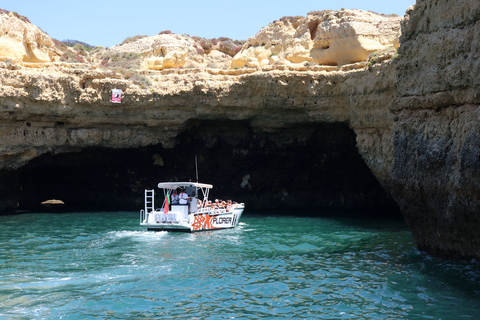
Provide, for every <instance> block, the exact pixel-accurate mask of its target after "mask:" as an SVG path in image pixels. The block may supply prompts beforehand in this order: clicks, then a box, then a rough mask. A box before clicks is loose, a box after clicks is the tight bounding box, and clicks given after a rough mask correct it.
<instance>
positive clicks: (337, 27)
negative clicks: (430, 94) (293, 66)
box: [232, 9, 401, 68]
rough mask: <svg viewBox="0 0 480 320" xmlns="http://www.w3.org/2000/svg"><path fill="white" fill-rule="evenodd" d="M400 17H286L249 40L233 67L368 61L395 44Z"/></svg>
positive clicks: (356, 13)
mask: <svg viewBox="0 0 480 320" xmlns="http://www.w3.org/2000/svg"><path fill="white" fill-rule="evenodd" d="M400 20H401V18H399V17H394V16H382V15H378V14H376V13H373V12H366V11H362V10H345V9H342V10H340V11H332V10H326V11H316V12H310V13H309V14H308V15H307V17H306V18H304V17H284V18H282V19H280V20H279V21H274V22H273V23H271V24H270V25H269V26H267V27H266V28H263V29H262V30H260V31H259V32H258V33H257V34H256V35H255V37H253V38H250V39H248V41H247V43H246V44H245V45H244V46H243V48H242V51H240V52H239V54H238V55H236V56H235V57H234V59H233V61H232V67H234V68H241V67H243V66H245V65H246V66H259V65H260V66H262V65H268V64H289V63H316V64H319V65H333V66H337V65H345V64H351V63H356V62H361V61H366V60H367V58H368V56H369V54H371V53H373V52H375V51H380V50H383V49H385V48H387V47H389V46H394V44H395V43H396V40H397V39H398V37H399V35H400Z"/></svg>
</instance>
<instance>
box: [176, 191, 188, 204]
mask: <svg viewBox="0 0 480 320" xmlns="http://www.w3.org/2000/svg"><path fill="white" fill-rule="evenodd" d="M178 197H179V199H180V200H179V201H178V202H179V203H180V204H187V203H188V194H187V193H186V192H185V189H182V191H181V192H180V195H179V196H178Z"/></svg>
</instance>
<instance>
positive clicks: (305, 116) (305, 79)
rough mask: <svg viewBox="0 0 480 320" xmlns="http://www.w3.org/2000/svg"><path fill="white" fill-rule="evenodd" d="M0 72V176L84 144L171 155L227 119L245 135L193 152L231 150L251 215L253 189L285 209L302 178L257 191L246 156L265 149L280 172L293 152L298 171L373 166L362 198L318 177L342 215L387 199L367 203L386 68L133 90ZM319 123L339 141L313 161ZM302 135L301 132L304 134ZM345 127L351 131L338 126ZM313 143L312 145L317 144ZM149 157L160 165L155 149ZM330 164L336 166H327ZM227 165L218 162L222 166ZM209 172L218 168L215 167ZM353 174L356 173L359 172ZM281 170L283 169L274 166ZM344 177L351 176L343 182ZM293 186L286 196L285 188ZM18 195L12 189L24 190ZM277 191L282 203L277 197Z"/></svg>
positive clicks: (387, 92) (183, 77)
mask: <svg viewBox="0 0 480 320" xmlns="http://www.w3.org/2000/svg"><path fill="white" fill-rule="evenodd" d="M1 66H3V67H4V68H5V69H3V70H2V72H0V81H1V82H2V84H3V86H1V87H0V97H1V98H0V102H1V105H2V110H3V111H2V127H1V132H0V146H1V150H0V154H2V156H1V158H0V166H1V167H2V168H4V169H7V170H10V171H18V170H20V171H21V170H23V169H22V168H23V167H24V166H25V165H26V164H27V163H29V162H30V161H31V160H33V159H35V158H39V157H40V156H42V155H46V154H53V155H54V154H59V153H71V152H80V151H82V150H84V149H86V148H89V147H97V148H105V149H107V148H113V149H127V148H142V147H148V146H151V145H156V146H158V148H159V150H162V149H164V150H170V149H172V148H175V147H176V146H182V145H184V143H180V144H179V142H178V137H180V136H181V135H182V134H183V133H184V132H186V131H188V130H193V128H195V126H199V127H203V126H204V125H202V123H204V122H202V121H210V123H211V128H212V130H213V128H216V127H215V123H216V122H218V123H225V122H226V121H232V123H234V124H235V123H241V124H242V126H241V127H240V128H243V129H242V130H244V131H245V130H247V129H248V130H247V131H246V132H248V135H249V136H250V137H251V138H248V139H246V142H245V140H244V139H242V138H241V137H242V136H243V133H242V132H244V131H242V130H240V129H238V125H237V126H234V127H232V129H231V130H233V132H230V131H229V128H228V127H226V128H224V129H222V130H220V131H218V132H217V131H216V135H217V136H218V138H212V139H210V138H208V139H207V137H209V133H208V132H207V133H203V135H206V138H204V140H203V142H202V143H200V145H204V146H205V149H206V150H209V149H211V148H212V146H217V145H216V144H215V141H216V140H215V139H226V141H227V143H228V144H229V145H230V146H231V147H229V148H233V149H227V150H230V151H229V152H227V153H226V154H225V155H228V157H227V158H226V159H229V160H228V161H230V162H231V160H232V159H234V158H235V154H237V155H243V157H244V159H245V161H246V164H245V168H244V170H238V172H237V171H235V172H236V173H238V175H237V176H235V178H232V179H233V180H232V181H236V186H237V187H238V188H240V187H239V186H240V185H241V184H242V181H243V180H242V179H243V178H244V177H245V176H248V175H250V176H251V177H252V179H251V180H248V179H247V180H248V181H247V183H250V185H251V186H252V188H251V189H248V190H253V191H248V192H247V191H245V192H246V194H245V197H246V199H249V200H251V201H253V202H252V207H255V206H256V207H261V206H260V205H261V204H262V203H261V202H258V203H257V204H255V199H259V195H258V194H259V193H260V192H263V193H266V194H275V195H276V196H272V197H271V198H269V199H270V200H268V201H267V202H265V203H263V205H265V204H268V205H269V206H271V207H275V206H276V205H279V204H282V203H283V204H288V205H292V204H293V203H294V202H295V199H297V198H299V196H298V194H297V193H298V192H299V191H298V188H299V186H300V185H301V179H303V178H302V177H305V178H307V177H308V175H304V174H302V175H300V180H299V181H297V182H295V184H290V187H288V185H289V183H288V177H285V178H283V179H284V180H282V179H280V181H281V183H280V182H279V183H277V184H276V185H270V186H269V185H268V184H267V183H266V182H265V181H266V179H265V177H263V178H262V179H261V181H264V182H262V183H263V184H262V183H260V182H259V180H258V178H256V177H258V176H259V175H261V174H262V172H269V171H266V170H260V169H258V168H256V167H252V166H251V164H252V163H255V160H253V159H254V158H255V157H253V156H252V155H256V157H259V155H260V154H262V152H264V151H268V150H269V151H268V152H270V154H272V155H276V156H275V157H273V158H272V159H275V161H277V160H278V161H279V162H278V166H277V167H279V168H280V166H285V165H286V163H288V162H282V161H281V160H280V159H281V157H282V156H285V157H287V156H293V155H294V154H296V153H298V152H300V153H298V154H304V156H303V158H302V157H300V156H299V159H307V160H308V159H310V160H309V161H310V162H309V165H314V166H315V164H314V162H315V161H313V162H312V159H320V160H322V159H323V160H322V161H323V163H325V165H326V164H327V163H331V164H335V163H342V162H343V163H346V165H345V166H344V168H350V169H351V168H356V166H357V164H355V163H358V162H361V163H363V161H364V160H363V159H365V161H366V163H367V164H368V165H374V166H375V168H374V170H373V174H374V176H375V177H376V179H378V181H380V184H378V183H377V182H375V183H377V184H378V185H377V187H375V186H374V185H373V184H372V185H371V188H373V189H370V187H368V188H367V187H366V188H365V190H364V191H362V190H361V189H362V188H363V187H360V188H359V189H358V190H353V189H350V188H346V187H345V188H341V187H340V185H341V181H344V182H343V184H344V185H345V186H347V185H348V183H346V181H348V179H340V178H339V177H340V175H338V178H335V177H331V178H328V179H330V180H328V179H327V178H325V179H327V180H326V181H330V182H331V183H327V184H326V185H328V186H329V187H330V188H334V189H335V188H336V189H335V190H337V193H338V195H337V196H336V197H334V196H333V194H332V193H327V192H326V191H325V190H326V189H325V190H324V191H325V193H326V194H330V196H329V197H328V198H329V199H330V200H332V202H331V204H330V205H331V206H332V207H341V205H345V206H346V205H347V204H348V206H349V207H351V208H354V207H355V205H357V206H362V207H368V206H369V205H371V204H372V201H373V202H375V200H374V199H376V198H378V199H380V198H383V199H387V198H388V195H386V194H383V195H381V196H378V197H376V196H374V195H378V190H379V189H378V188H380V189H381V187H380V185H383V186H388V185H389V184H390V182H389V179H390V178H389V171H390V169H391V166H392V164H393V162H392V161H393V154H392V136H391V129H390V128H391V125H392V124H393V119H392V117H391V116H390V115H389V114H388V107H387V106H388V103H389V101H391V99H392V98H393V94H394V89H393V84H394V79H395V77H394V76H393V75H394V69H393V68H391V65H390V64H388V63H384V64H379V65H377V66H376V67H375V71H369V70H367V69H365V70H358V69H357V70H352V71H347V72H344V71H336V72H330V73H326V72H323V71H318V72H292V71H270V72H260V71H258V72H254V73H246V74H243V75H221V74H212V73H209V72H206V71H201V70H198V69H190V70H189V69H186V70H176V71H175V72H161V73H155V74H152V75H151V76H150V80H151V82H152V85H151V88H149V89H141V88H140V87H138V86H136V85H134V84H133V83H131V82H129V81H125V80H121V79H114V78H110V76H111V73H109V72H102V71H94V70H63V69H61V68H59V67H58V66H54V65H52V66H49V67H46V68H44V69H43V70H42V72H41V73H38V72H34V71H32V70H30V69H28V68H25V67H20V66H17V67H16V68H12V66H11V65H9V64H7V63H2V64H1ZM114 88H120V89H122V90H123V93H124V99H123V101H122V103H121V104H113V103H111V102H110V98H111V90H112V89H114ZM359 103H361V104H362V107H361V108H358V104H359ZM195 123H197V124H196V125H195ZM329 123H330V124H338V128H342V129H338V130H337V129H335V130H336V131H335V132H338V136H339V138H338V139H339V140H338V143H334V144H333V145H332V147H328V148H326V149H325V150H331V151H328V152H327V151H322V152H320V151H321V150H323V149H322V148H325V147H322V146H324V145H325V143H323V142H321V141H324V140H322V139H320V137H321V135H320V136H319V137H316V136H315V135H314V134H312V132H314V131H315V128H317V127H318V126H320V127H322V126H325V124H329ZM297 127H298V129H296V128H297ZM307 127H310V128H312V130H306V131H305V128H307ZM349 127H350V128H351V129H348V128H349ZM245 128H246V129H245ZM327 128H328V126H327ZM332 128H337V127H336V126H334V127H332ZM237 129H238V130H237ZM300 129H301V130H300ZM215 130H218V128H216V129H215ZM302 130H303V131H302ZM332 130H333V129H332ZM350 130H353V131H350ZM237 131H238V132H237ZM323 131H325V130H323ZM212 132H213V131H212ZM319 132H322V131H319ZM287 133H288V134H287ZM327 133H328V132H327ZM340 133H342V134H340ZM317 134H320V133H317ZM325 134H326V133H325ZM330 134H331V133H330ZM192 136H196V135H195V134H192ZM342 136H343V137H345V139H347V140H345V141H349V142H348V144H346V143H342V142H341V141H342V140H341V139H343V138H341V137H342ZM227 137H229V138H228V139H227ZM255 137H257V138H255ZM258 137H264V138H262V139H259V138H258ZM273 137H275V138H273ZM347 137H348V138H347ZM236 139H237V140H236ZM255 139H257V140H258V142H256V144H254V145H250V144H249V143H247V142H248V141H255ZM355 139H356V141H355ZM236 141H237V142H236ZM242 141H243V142H242ZM262 141H263V142H262ZM315 141H316V143H318V146H317V147H315ZM325 141H331V142H333V141H335V139H333V138H329V139H326V140H325ZM355 144H356V145H357V146H358V147H359V150H360V155H361V156H363V159H362V158H361V157H360V155H359V154H358V153H357V158H355V157H353V156H352V155H351V151H348V152H345V151H344V149H345V148H346V147H347V145H349V146H350V147H349V148H350V150H353V149H352V148H354V146H355ZM269 145H271V146H269ZM342 145H344V147H342ZM215 148H217V147H215ZM218 148H219V149H218V152H219V153H218V155H219V156H221V155H222V152H221V150H222V148H223V147H218ZM249 148H251V150H250V149H249ZM288 148H290V149H288ZM335 148H338V150H335ZM312 149H313V150H312ZM287 150H291V151H287ZM295 150H297V151H295ZM302 150H303V151H302ZM212 152H213V151H212ZM216 152H217V151H216ZM289 152H291V154H290V153H289ZM309 152H310V154H311V155H310V156H308V154H309ZM349 152H350V153H349ZM355 152H358V151H355ZM200 154H201V150H200V153H199V155H200ZM342 154H344V156H342ZM159 156H160V158H162V159H168V157H164V156H163V155H162V154H161V152H160V153H159ZM205 157H207V155H205ZM230 158H231V159H230ZM294 158H295V157H293V158H292V159H294ZM158 159H159V158H158V157H155V158H153V157H152V158H151V165H152V166H154V165H155V163H162V161H160V162H159V161H158ZM235 159H236V158H235ZM266 159H267V158H266ZM331 159H337V160H335V161H333V162H330V161H331ZM353 159H356V160H353ZM320 160H318V161H320ZM164 161H167V160H164ZM205 161H206V162H208V160H205ZM228 161H227V162H225V163H229V162H228ZM292 161H293V160H292ZM322 161H320V162H322ZM349 161H352V164H351V165H348V162H349ZM177 162H178V161H177ZM214 163H222V162H221V161H220V162H217V160H216V161H214ZM291 163H292V164H293V162H291ZM300 164H301V163H300ZM265 166H266V168H269V170H270V169H274V168H275V167H269V166H268V163H267V164H265ZM363 166H364V168H366V167H365V163H363ZM315 168H316V169H312V172H313V170H319V171H318V172H319V173H318V177H321V172H324V173H325V177H327V173H329V174H330V173H331V172H335V170H324V171H322V170H321V166H320V164H318V167H315ZM304 170H308V166H304V167H302V171H304ZM362 170H363V169H362ZM225 171H228V168H222V169H221V170H220V172H225ZM280 171H281V172H287V170H286V169H285V168H283V169H281V170H280ZM367 171H368V170H367ZM292 172H295V170H293V171H292ZM355 172H356V170H355ZM358 172H363V171H361V170H358ZM369 174H370V173H369ZM370 175H371V174H370ZM347 176H350V177H353V176H355V175H351V174H348V175H345V177H347ZM170 178H172V179H173V178H175V176H174V175H172V176H171V177H170ZM177 178H179V177H178V176H177ZM190 178H191V176H190ZM285 179H286V180H285ZM369 179H370V180H369ZM371 179H373V180H371ZM277 180H278V179H277ZM316 180H319V181H321V180H322V179H321V178H319V179H316ZM316 180H312V181H310V182H308V180H305V185H306V186H313V185H314V184H312V183H313V181H316ZM360 180H362V181H365V183H366V181H370V182H372V181H374V180H375V179H374V178H373V176H371V178H368V179H367V178H362V179H360ZM27 181H28V180H27ZM220 181H223V180H220ZM335 181H337V183H335ZM307 182H308V183H307ZM293 185H295V186H296V187H295V188H293V189H292V186H293ZM358 186H361V185H358ZM219 187H220V186H219ZM25 188H26V187H24V188H23V190H26V189H25ZM375 188H377V189H375ZM295 189H297V190H295ZM341 189H345V190H351V193H348V195H347V194H342V193H341V192H340V190H341ZM234 190H235V189H234ZM242 190H243V189H242ZM245 190H246V189H245ZM311 190H312V191H311V192H314V191H313V190H319V189H318V188H312V189H311ZM368 190H370V191H368ZM372 190H377V191H372ZM284 191H285V192H284ZM249 192H252V194H251V193H249ZM331 192H333V191H331ZM371 192H373V193H371ZM254 194H256V195H257V196H254ZM286 194H290V195H291V196H290V197H287V196H286ZM302 194H303V193H302ZM282 195H283V197H284V198H283V200H282V198H281V197H282ZM17 197H19V195H17ZM28 198H31V199H33V198H34V197H28ZM232 198H233V197H232ZM322 199H324V200H322ZM334 199H335V200H334ZM342 199H343V200H342ZM43 200H46V199H42V201H43ZM282 201H283V202H282ZM380 202H382V201H380ZM9 203H10V202H9ZM313 203H314V204H315V205H316V206H321V205H327V204H328V203H329V202H328V201H327V200H326V199H325V198H322V197H319V198H318V200H317V201H315V202H312V204H313ZM369 203H370V204H369ZM384 203H386V202H385V201H384ZM7 204H8V203H7ZM7 204H5V206H7Z"/></svg>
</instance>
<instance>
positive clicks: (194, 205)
mask: <svg viewBox="0 0 480 320" xmlns="http://www.w3.org/2000/svg"><path fill="white" fill-rule="evenodd" d="M197 211H198V200H197V198H192V200H191V201H190V212H191V213H195V212H197Z"/></svg>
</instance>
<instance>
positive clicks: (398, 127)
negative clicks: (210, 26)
mask: <svg viewBox="0 0 480 320" xmlns="http://www.w3.org/2000/svg"><path fill="white" fill-rule="evenodd" d="M353 12H356V11H353ZM352 15H353V13H351V12H350V11H348V12H347V11H341V12H336V13H333V14H332V13H330V15H328V14H327V13H326V12H323V13H315V14H310V15H309V17H307V18H306V19H305V18H302V17H292V18H285V19H281V20H280V21H277V22H274V23H273V24H271V25H270V26H269V27H268V28H266V29H264V30H262V31H261V32H259V34H258V35H257V36H256V37H254V38H252V39H250V40H249V41H248V42H247V43H246V44H245V46H244V48H243V50H242V52H240V54H239V55H238V57H237V56H235V58H234V59H233V62H232V63H233V65H234V66H235V63H236V62H235V61H239V60H240V59H244V58H242V57H246V58H245V59H244V60H245V64H244V65H245V67H242V68H238V69H235V68H233V69H221V68H208V67H205V66H204V63H205V60H204V61H203V62H200V61H198V63H199V64H198V65H195V66H194V65H192V67H191V68H174V69H164V66H166V65H171V66H176V63H178V61H180V62H181V61H184V60H182V59H183V58H185V57H186V60H185V61H195V59H196V58H195V57H198V56H196V55H195V52H194V51H192V50H191V48H192V47H193V48H194V42H190V40H189V39H188V38H185V37H183V38H182V37H177V36H175V35H170V36H168V37H160V36H158V37H157V36H156V37H154V38H152V39H149V40H148V41H150V42H148V43H149V44H151V43H152V42H151V40H154V41H157V40H158V43H159V45H158V46H153V47H152V46H150V47H148V46H146V49H145V50H144V51H142V52H145V56H143V53H142V59H143V58H145V59H146V60H145V61H146V63H147V64H148V63H149V62H148V59H151V63H150V64H149V65H148V68H149V69H163V70H148V69H145V68H144V69H142V70H140V71H138V74H139V75H140V76H141V77H143V79H144V80H146V81H148V85H143V84H142V83H138V82H135V81H131V80H129V79H128V77H127V76H126V75H124V74H121V73H112V72H111V71H108V70H104V69H102V68H101V67H98V66H95V61H93V62H90V63H86V64H61V63H44V64H43V69H42V71H41V72H38V71H37V70H36V69H33V68H31V67H32V66H34V65H29V64H28V63H21V61H17V60H10V59H8V60H4V61H3V62H0V83H1V86H0V119H1V121H2V125H1V126H0V178H1V179H0V197H1V199H2V201H1V205H0V210H6V209H10V210H11V209H15V208H17V205H18V203H20V207H22V206H23V208H33V207H34V206H35V204H36V203H39V202H40V201H44V200H47V199H52V198H53V197H54V196H56V195H61V197H60V199H62V200H66V201H65V202H66V203H68V201H77V202H85V203H90V204H95V205H97V204H104V205H105V204H106V207H108V206H110V208H111V207H114V206H113V205H112V202H113V203H115V204H116V205H117V206H118V207H120V208H127V207H128V205H131V204H132V203H133V202H134V200H132V199H138V200H139V201H140V203H136V205H137V206H138V207H140V206H141V200H142V197H141V192H142V190H143V188H145V187H149V186H152V184H154V183H155V182H158V180H163V179H165V180H169V179H172V180H183V179H188V178H192V177H193V174H192V172H193V171H194V168H193V161H192V162H191V163H190V161H188V158H189V157H191V155H192V154H198V155H199V162H200V164H201V167H202V168H203V174H204V176H205V177H208V180H209V181H208V182H212V183H213V184H214V185H216V186H217V190H218V191H219V192H220V193H221V194H222V195H225V196H230V195H235V196H237V197H240V198H241V199H242V200H243V201H246V202H247V203H249V205H250V206H251V207H255V208H273V207H274V208H282V207H286V208H292V207H295V208H299V207H302V208H310V207H323V208H358V207H363V208H367V209H371V208H372V204H378V203H383V204H385V205H386V206H389V205H391V203H389V202H388V200H389V196H390V194H391V195H392V196H393V198H394V199H395V200H396V202H397V203H398V205H399V206H400V209H401V211H402V213H403V215H404V217H405V220H406V222H407V223H408V225H409V226H410V228H411V230H412V233H413V235H414V237H415V240H416V241H417V243H418V245H419V248H420V249H422V250H426V251H427V252H429V253H431V254H433V255H437V256H443V257H448V258H462V259H470V258H476V259H480V249H479V248H480V237H479V236H478V234H477V229H478V228H479V226H480V221H479V216H478V211H479V210H480V190H479V189H480V185H479V184H478V181H479V178H480V177H479V175H480V174H479V172H480V171H479V169H480V168H479V167H480V166H479V163H480V156H479V154H480V151H479V150H480V139H479V132H480V127H479V125H478V121H477V120H478V119H480V114H479V112H478V110H477V109H478V106H479V105H480V92H479V91H480V89H479V83H480V78H479V68H480V62H479V61H480V59H479V57H478V52H480V50H479V48H478V46H479V43H480V42H479V41H478V40H479V39H478V37H479V34H480V30H479V25H480V23H479V20H480V4H479V3H478V1H476V0H475V1H474V0H462V1H459V2H458V1H457V2H455V3H454V2H452V1H436V0H418V1H417V4H416V6H415V7H414V8H413V7H412V8H410V9H409V11H408V14H407V15H406V17H405V20H404V21H403V22H402V34H401V37H400V47H399V49H398V50H399V51H398V53H399V54H398V57H396V55H395V53H394V52H391V51H389V50H383V51H382V52H381V53H374V54H371V55H370V58H369V61H368V63H367V62H365V61H362V62H360V63H356V64H348V63H349V62H355V61H359V60H362V59H366V56H367V54H368V53H371V51H372V50H382V49H385V47H389V46H390V45H391V44H392V43H393V45H394V46H395V45H396V44H395V43H396V41H395V37H396V35H397V31H398V29H396V27H394V24H383V22H381V21H378V23H377V24H376V26H377V27H379V28H377V27H375V28H371V29H370V31H368V32H367V31H365V32H359V33H358V34H359V35H361V36H358V35H357V36H356V37H351V35H352V34H355V33H356V32H357V31H355V32H354V31H352V30H358V29H355V26H358V25H362V24H363V22H361V23H360V22H359V23H355V22H354V21H353V22H352V21H351V20H350V19H351V17H352ZM327 16H328V17H327ZM342 19H343V22H342ZM371 19H373V21H377V20H375V19H377V18H376V16H373V15H372V17H371ZM388 19H390V18H388ZM392 20H395V19H393V18H392ZM395 21H397V22H398V19H396V20H395ZM317 22H318V24H317ZM367 29H368V28H365V26H364V27H363V29H362V30H367ZM326 30H337V31H338V30H343V31H342V32H340V33H338V34H343V35H345V36H346V37H345V39H346V40H345V42H344V43H343V45H345V46H346V47H351V48H355V49H354V50H352V52H351V54H350V52H346V53H344V54H342V55H336V54H334V55H331V54H330V53H328V52H329V51H328V50H330V49H332V50H331V51H332V52H334V53H338V52H340V51H341V50H340V48H341V45H340V44H341V43H340V42H338V39H337V40H335V38H334V37H332V36H331V34H327V32H326ZM375 34H377V35H378V34H381V35H384V34H385V35H388V37H386V38H385V39H387V38H388V39H387V40H381V37H380V38H379V37H378V36H375ZM363 36H365V37H363ZM167 38H168V39H167ZM262 39H263V40H264V41H263V40H262ZM167 40H168V41H169V43H176V42H178V44H179V46H178V48H180V49H178V50H174V51H175V52H176V53H175V54H173V52H174V51H169V49H168V48H167V49H165V50H163V49H161V50H158V48H164V47H165V48H166V46H165V43H164V42H162V41H167ZM22 41H23V40H22ZM144 41H145V43H147V41H146V40H144ZM302 41H303V42H302ZM329 41H330V42H329ZM335 41H336V42H335ZM140 43H143V42H137V44H136V45H138V44H140ZM286 43H291V44H292V45H289V46H284V44H286ZM353 44H356V45H357V44H358V46H356V45H355V46H354V45H353ZM345 46H344V47H345ZM120 47H123V48H120ZM327 47H328V48H327ZM126 48H128V46H119V48H116V49H113V48H112V50H117V49H118V50H120V51H121V50H124V51H122V52H125V50H127V49H126ZM270 49H272V50H273V49H275V50H278V52H277V51H275V52H273V51H272V50H270ZM268 50H270V51H268ZM315 50H320V51H318V52H317V51H315ZM342 50H343V49H342ZM134 51H135V50H134ZM195 51H196V50H195ZM181 52H184V53H185V55H183V56H182V55H179V54H180V53H181ZM248 52H250V53H249V54H251V56H250V58H248V56H246V54H247V53H248ZM314 52H316V53H315V54H313V53H314ZM320 52H321V53H322V54H320ZM272 53H276V54H274V55H272V56H270V55H271V54H272ZM197 54H198V52H197ZM334 56H335V60H332V59H333V58H332V57H334ZM360 56H361V57H362V59H357V57H360ZM182 57H183V58H182ZM201 57H202V59H205V57H204V56H201ZM392 57H396V58H395V59H391V58H392ZM297 58H298V59H300V60H296V59H297ZM235 59H237V60H235ZM289 59H290V60H289ZM302 59H303V60H302ZM305 59H306V60H305ZM315 59H317V60H315ZM322 59H323V60H322ZM103 60H107V59H106V58H105V59H103ZM103 60H102V61H103ZM111 60H113V59H111ZM227 60H228V58H227ZM264 60H266V61H264ZM142 61H143V60H142ZM262 61H263V62H262ZM285 61H287V62H285ZM298 61H307V62H310V63H307V64H305V63H301V64H300V65H299V64H298V63H296V62H298ZM267 62H268V63H267ZM313 62H316V63H318V64H331V65H335V66H325V65H323V66H320V65H316V64H315V63H313ZM202 63H203V64H202ZM345 63H346V64H345ZM343 64H345V65H343ZM240 65H242V63H240ZM240 65H239V67H240ZM337 65H338V66H337ZM35 66H37V65H35ZM156 66H159V67H158V68H157V67H156ZM249 66H250V67H249ZM114 88H117V89H122V90H123V93H124V99H123V101H122V103H121V104H113V103H111V102H110V97H111V90H112V89H114ZM62 197H63V198H62ZM106 199H107V200H108V201H110V202H109V203H108V204H107V203H106V202H105V201H107V200H106ZM128 208H130V207H128ZM390 208H391V206H390Z"/></svg>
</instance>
